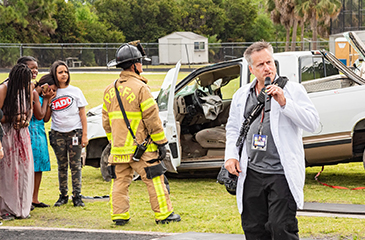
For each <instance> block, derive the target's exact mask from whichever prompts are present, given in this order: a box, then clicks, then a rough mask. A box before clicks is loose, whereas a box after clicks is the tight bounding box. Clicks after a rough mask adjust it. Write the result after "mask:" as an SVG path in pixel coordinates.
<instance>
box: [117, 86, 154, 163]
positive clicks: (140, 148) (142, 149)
mask: <svg viewBox="0 0 365 240" xmlns="http://www.w3.org/2000/svg"><path fill="white" fill-rule="evenodd" d="M117 81H118V80H115V82H114V88H115V94H116V95H117V99H118V103H119V107H120V110H121V111H122V114H123V118H124V121H125V124H126V125H127V128H128V130H129V132H130V133H131V135H132V137H133V140H134V142H135V143H136V144H137V148H136V151H135V152H134V154H133V158H132V159H133V160H134V161H136V162H138V161H139V159H140V158H141V157H142V155H143V153H144V152H145V151H146V150H147V144H148V142H149V139H150V135H148V136H147V138H146V139H145V140H144V142H143V143H141V144H138V142H137V139H136V136H135V135H134V133H133V130H132V128H131V125H130V124H129V120H128V118H127V114H126V113H125V110H124V106H123V103H122V100H121V99H120V96H119V91H118V88H117Z"/></svg>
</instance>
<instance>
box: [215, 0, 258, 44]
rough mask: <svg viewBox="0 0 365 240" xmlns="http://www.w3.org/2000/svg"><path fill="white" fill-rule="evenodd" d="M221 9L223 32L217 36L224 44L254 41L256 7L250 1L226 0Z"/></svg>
mask: <svg viewBox="0 0 365 240" xmlns="http://www.w3.org/2000/svg"><path fill="white" fill-rule="evenodd" d="M223 9H224V12H225V21H224V22H225V23H224V31H222V33H221V34H220V35H219V37H220V39H222V40H223V41H224V42H225V41H230V42H245V41H247V42H250V41H254V39H255V34H254V25H255V21H256V18H257V10H256V9H257V7H256V6H255V5H254V4H253V3H252V2H251V1H250V0H226V1H224V3H223ZM242 13H244V14H242Z"/></svg>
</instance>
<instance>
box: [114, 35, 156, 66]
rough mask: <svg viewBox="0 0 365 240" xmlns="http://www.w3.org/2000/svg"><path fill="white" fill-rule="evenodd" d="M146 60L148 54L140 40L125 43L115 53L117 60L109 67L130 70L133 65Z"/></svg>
mask: <svg viewBox="0 0 365 240" xmlns="http://www.w3.org/2000/svg"><path fill="white" fill-rule="evenodd" d="M142 59H145V60H147V61H148V60H149V59H148V58H146V52H145V51H144V49H143V47H142V45H141V43H140V41H139V40H137V41H133V42H129V43H125V44H123V45H121V46H120V47H119V48H118V49H117V51H116V52H115V59H114V60H112V61H110V62H109V63H108V64H107V66H108V67H113V66H117V67H120V68H123V69H127V68H129V67H130V66H131V65H132V64H134V63H137V62H141V61H142Z"/></svg>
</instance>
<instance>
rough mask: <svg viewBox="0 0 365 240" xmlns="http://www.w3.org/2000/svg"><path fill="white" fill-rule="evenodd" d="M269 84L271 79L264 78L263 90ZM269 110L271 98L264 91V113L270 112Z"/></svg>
mask: <svg viewBox="0 0 365 240" xmlns="http://www.w3.org/2000/svg"><path fill="white" fill-rule="evenodd" d="M270 84H271V78H270V77H266V78H265V88H266V87H267V86H269V85H270ZM270 110H271V96H269V95H267V90H265V112H270Z"/></svg>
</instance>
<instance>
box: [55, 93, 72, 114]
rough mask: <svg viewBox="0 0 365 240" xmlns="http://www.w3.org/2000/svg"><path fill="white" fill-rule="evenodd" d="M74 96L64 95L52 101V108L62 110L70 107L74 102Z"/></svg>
mask: <svg viewBox="0 0 365 240" xmlns="http://www.w3.org/2000/svg"><path fill="white" fill-rule="evenodd" d="M73 100H74V99H73V98H72V97H71V96H63V97H61V98H57V99H55V100H53V101H52V110H54V111H61V110H64V109H66V108H68V107H70V106H71V105H72V103H73Z"/></svg>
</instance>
